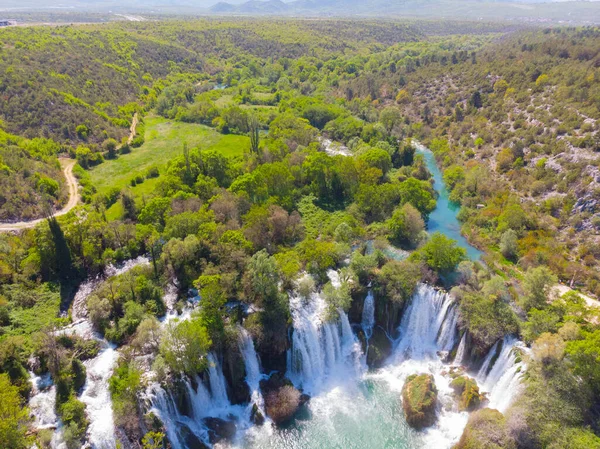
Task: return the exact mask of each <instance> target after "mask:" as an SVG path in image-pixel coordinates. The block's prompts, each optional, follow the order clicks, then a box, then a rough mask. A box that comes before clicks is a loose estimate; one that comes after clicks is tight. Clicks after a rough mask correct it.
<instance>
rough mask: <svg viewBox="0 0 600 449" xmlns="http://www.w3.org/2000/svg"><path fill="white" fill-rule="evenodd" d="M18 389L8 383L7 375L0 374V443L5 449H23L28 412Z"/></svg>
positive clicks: (25, 446)
mask: <svg viewBox="0 0 600 449" xmlns="http://www.w3.org/2000/svg"><path fill="white" fill-rule="evenodd" d="M22 402H23V399H22V398H21V396H20V395H19V388H18V387H16V386H14V385H12V384H11V383H10V378H9V377H8V375H7V374H0V441H1V442H2V447H3V448H6V449H25V448H27V447H29V444H28V443H29V442H28V441H27V437H26V432H27V423H28V421H29V410H28V409H27V407H24V406H23V403H22Z"/></svg>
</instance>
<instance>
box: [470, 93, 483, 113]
mask: <svg viewBox="0 0 600 449" xmlns="http://www.w3.org/2000/svg"><path fill="white" fill-rule="evenodd" d="M469 104H470V105H471V106H473V107H474V108H475V109H479V108H481V107H482V106H483V102H482V101H481V93H480V92H479V91H478V90H476V91H475V92H473V94H472V95H471V98H470V99H469Z"/></svg>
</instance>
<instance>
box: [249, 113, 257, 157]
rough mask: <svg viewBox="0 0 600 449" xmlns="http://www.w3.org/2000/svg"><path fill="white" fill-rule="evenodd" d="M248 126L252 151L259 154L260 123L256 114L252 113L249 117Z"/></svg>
mask: <svg viewBox="0 0 600 449" xmlns="http://www.w3.org/2000/svg"><path fill="white" fill-rule="evenodd" d="M248 128H249V134H250V151H251V152H252V153H255V154H258V153H259V151H260V150H259V144H260V123H259V122H258V119H257V118H256V117H255V116H254V115H251V116H250V118H249V119H248Z"/></svg>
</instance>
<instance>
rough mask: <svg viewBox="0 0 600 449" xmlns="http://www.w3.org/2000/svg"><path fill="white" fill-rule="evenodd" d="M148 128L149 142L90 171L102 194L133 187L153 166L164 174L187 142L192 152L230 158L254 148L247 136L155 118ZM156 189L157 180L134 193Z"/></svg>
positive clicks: (151, 181) (147, 139)
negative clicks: (205, 151)
mask: <svg viewBox="0 0 600 449" xmlns="http://www.w3.org/2000/svg"><path fill="white" fill-rule="evenodd" d="M145 124H146V134H145V137H146V142H145V143H144V144H143V145H142V146H141V147H139V148H133V149H132V151H131V153H129V154H123V155H120V156H119V157H118V158H117V159H114V160H107V161H105V162H104V163H102V164H100V165H98V166H97V167H94V168H93V169H92V170H90V172H89V174H90V178H91V181H92V184H93V185H94V186H95V187H96V189H97V190H98V192H99V193H106V192H108V191H109V190H110V189H111V188H113V187H118V188H119V189H121V188H123V187H126V186H129V182H130V181H131V179H132V178H133V177H134V176H135V175H137V174H143V173H144V172H145V171H146V170H147V169H148V168H149V167H151V166H153V165H155V166H157V167H158V168H159V171H160V172H161V173H162V172H163V171H164V167H166V165H167V162H169V161H170V160H171V159H173V158H174V157H176V156H179V155H180V154H181V153H182V148H183V143H184V142H186V143H187V144H188V147H189V148H194V147H200V148H202V149H212V150H217V151H220V152H222V153H223V154H224V155H226V156H238V155H241V154H243V152H244V150H245V149H247V148H249V146H250V143H249V141H250V139H249V138H248V137H246V136H236V135H222V134H219V133H218V132H217V131H215V130H214V129H212V128H209V127H208V126H204V125H197V124H194V123H182V122H176V121H173V120H167V119H165V118H162V117H154V116H150V117H146V119H145ZM155 185H156V179H155V180H146V181H145V182H144V183H142V184H140V185H138V186H136V187H134V188H133V189H132V190H133V192H134V194H135V195H136V196H142V195H144V194H147V193H150V192H151V191H152V189H153V188H154V186H155Z"/></svg>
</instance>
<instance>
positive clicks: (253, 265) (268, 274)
mask: <svg viewBox="0 0 600 449" xmlns="http://www.w3.org/2000/svg"><path fill="white" fill-rule="evenodd" d="M278 273H279V272H278V270H277V263H276V261H275V259H274V258H273V257H271V256H269V254H268V253H267V251H266V250H264V249H263V250H262V251H259V252H257V253H256V254H254V255H253V256H252V258H251V259H250V261H249V262H248V266H247V272H246V275H247V278H248V284H249V287H250V295H249V296H250V297H251V298H253V299H254V300H257V301H262V300H264V299H266V298H269V297H273V296H275V295H276V294H277V291H278V288H277V283H278V282H279V274H278Z"/></svg>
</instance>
